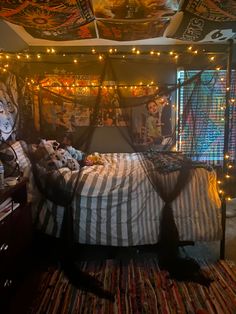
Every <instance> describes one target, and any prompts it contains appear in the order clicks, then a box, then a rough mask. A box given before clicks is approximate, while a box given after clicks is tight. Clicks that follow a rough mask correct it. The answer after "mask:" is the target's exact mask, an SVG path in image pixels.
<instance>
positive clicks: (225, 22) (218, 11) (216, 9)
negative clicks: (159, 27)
mask: <svg viewBox="0 0 236 314" xmlns="http://www.w3.org/2000/svg"><path fill="white" fill-rule="evenodd" d="M177 15H178V24H179V26H178V27H177V29H176V30H175V31H173V30H171V33H168V31H167V32H166V36H167V37H170V38H176V39H180V40H184V41H194V42H215V43H217V42H223V41H224V42H225V41H226V40H227V39H230V38H233V37H235V35H236V23H235V22H236V5H235V1H223V2H222V1H217V0H207V1H195V0H188V1H185V2H184V4H183V6H182V7H181V12H178V14H177ZM176 21H177V17H176ZM176 21H172V22H173V24H174V23H175V22H176Z"/></svg>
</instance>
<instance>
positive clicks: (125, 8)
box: [92, 0, 179, 19]
mask: <svg viewBox="0 0 236 314" xmlns="http://www.w3.org/2000/svg"><path fill="white" fill-rule="evenodd" d="M178 2H179V1H177V0H171V1H169V0H164V1H150V0H128V1H127V0H120V1H113V0H112V1H110V0H92V4H93V9H94V15H95V17H96V18H98V19H100V18H102V19H149V18H157V19H159V18H163V17H165V18H169V17H171V16H172V15H173V14H174V13H175V12H176V11H177V10H178Z"/></svg>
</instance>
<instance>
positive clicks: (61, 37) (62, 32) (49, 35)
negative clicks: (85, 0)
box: [25, 22, 97, 41]
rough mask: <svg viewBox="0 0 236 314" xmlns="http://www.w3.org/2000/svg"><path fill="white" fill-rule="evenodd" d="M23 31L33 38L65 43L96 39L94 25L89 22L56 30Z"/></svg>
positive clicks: (28, 29)
mask: <svg viewBox="0 0 236 314" xmlns="http://www.w3.org/2000/svg"><path fill="white" fill-rule="evenodd" d="M25 30H26V31H27V32H28V33H29V34H30V35H31V36H33V37H34V38H40V39H47V40H55V41H65V40H79V39H91V38H97V34H96V30H95V23H94V22H91V23H89V24H85V25H81V26H80V25H76V24H73V25H66V26H63V27H58V28H56V29H51V30H50V29H44V30H42V29H36V28H28V27H27V28H25Z"/></svg>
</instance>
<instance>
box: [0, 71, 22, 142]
mask: <svg viewBox="0 0 236 314" xmlns="http://www.w3.org/2000/svg"><path fill="white" fill-rule="evenodd" d="M17 125H18V92H17V83H16V77H15V76H14V75H9V76H8V77H7V79H6V81H4V82H3V81H1V82H0V138H3V139H4V140H7V139H8V138H9V137H10V136H11V134H12V133H14V132H15V131H16V128H17Z"/></svg>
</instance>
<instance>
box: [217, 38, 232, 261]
mask: <svg viewBox="0 0 236 314" xmlns="http://www.w3.org/2000/svg"><path fill="white" fill-rule="evenodd" d="M228 43H229V46H228V59H227V69H226V92H225V115H224V122H225V123H224V149H223V168H222V173H223V180H224V179H225V175H226V173H227V156H228V154H229V119H230V87H231V66H232V54H233V40H232V39H229V40H228ZM221 210H222V239H221V242H220V258H221V259H224V258H225V231H226V230H225V229H226V228H225V224H226V200H225V194H223V195H222V199H221Z"/></svg>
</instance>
